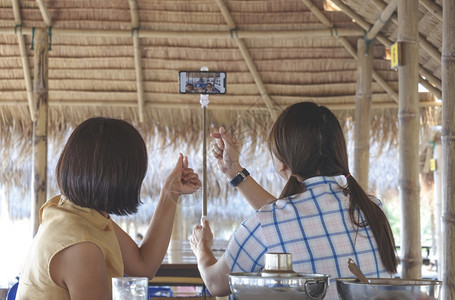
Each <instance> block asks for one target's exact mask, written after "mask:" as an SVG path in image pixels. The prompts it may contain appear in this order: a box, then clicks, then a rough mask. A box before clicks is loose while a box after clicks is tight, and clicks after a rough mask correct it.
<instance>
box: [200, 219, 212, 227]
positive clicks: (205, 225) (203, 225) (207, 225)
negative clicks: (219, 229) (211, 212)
mask: <svg viewBox="0 0 455 300" xmlns="http://www.w3.org/2000/svg"><path fill="white" fill-rule="evenodd" d="M201 225H202V227H203V228H209V227H210V225H209V218H207V216H203V217H202V218H201Z"/></svg>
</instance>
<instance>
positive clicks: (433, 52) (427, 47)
mask: <svg viewBox="0 0 455 300" xmlns="http://www.w3.org/2000/svg"><path fill="white" fill-rule="evenodd" d="M332 1H333V3H335V4H336V5H337V6H338V7H340V8H341V9H342V11H343V12H344V13H345V14H346V15H347V16H349V17H350V18H352V19H353V20H355V21H356V23H357V24H359V26H360V27H362V28H363V29H364V30H370V28H371V24H370V23H369V22H367V21H365V20H364V19H363V18H362V17H361V16H359V15H358V14H357V13H355V12H354V11H353V10H352V9H351V8H349V6H347V5H346V4H344V3H343V2H342V1H341V0H332ZM398 2H399V1H398ZM374 3H375V4H376V5H377V6H378V7H380V8H382V9H386V4H384V3H383V2H382V1H379V0H375V1H374ZM391 20H392V21H393V22H394V23H398V21H397V20H396V19H395V18H393V17H392V18H391ZM418 36H419V42H420V45H421V46H422V49H424V50H425V51H426V52H427V53H428V54H430V55H431V56H432V57H433V58H434V59H437V60H439V59H440V58H441V54H440V53H439V51H438V49H436V48H435V47H434V46H433V45H431V43H429V42H428V41H427V40H426V39H425V37H424V36H422V35H421V34H418ZM376 39H377V40H378V41H379V42H381V43H382V44H383V45H384V46H386V47H388V48H390V46H391V45H392V42H391V41H390V40H389V39H388V38H386V37H385V36H384V35H382V34H378V35H377V36H376ZM419 72H420V73H421V74H422V76H425V75H423V74H424V73H425V74H428V73H429V72H428V71H427V70H426V69H425V68H424V67H422V66H420V65H419ZM425 77H426V80H427V81H429V82H430V83H431V84H432V85H435V86H436V87H437V88H439V89H440V88H441V86H440V85H439V86H438V81H439V80H432V79H433V78H435V77H434V76H425ZM422 79H423V78H422ZM439 82H440V81H439Z"/></svg>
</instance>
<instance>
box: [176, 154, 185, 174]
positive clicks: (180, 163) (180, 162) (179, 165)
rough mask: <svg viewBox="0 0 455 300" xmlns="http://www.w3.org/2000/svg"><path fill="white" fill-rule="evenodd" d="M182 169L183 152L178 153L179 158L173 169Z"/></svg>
mask: <svg viewBox="0 0 455 300" xmlns="http://www.w3.org/2000/svg"><path fill="white" fill-rule="evenodd" d="M182 169H183V154H182V153H179V158H178V160H177V163H176V164H175V167H174V171H181V170H182Z"/></svg>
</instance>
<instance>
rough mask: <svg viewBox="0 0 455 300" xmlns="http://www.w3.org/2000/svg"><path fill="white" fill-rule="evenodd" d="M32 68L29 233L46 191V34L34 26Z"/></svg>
mask: <svg viewBox="0 0 455 300" xmlns="http://www.w3.org/2000/svg"><path fill="white" fill-rule="evenodd" d="M34 44H35V51H34V68H33V79H34V80H33V96H34V102H35V107H36V121H35V122H33V150H32V151H33V157H32V159H33V163H32V165H33V171H32V172H33V174H32V188H33V190H32V205H31V221H32V226H33V235H35V234H36V232H37V231H38V227H39V209H40V207H41V206H42V205H43V204H44V202H45V201H46V192H47V123H48V47H49V43H48V34H47V32H46V31H44V30H41V29H38V30H36V33H35V39H34Z"/></svg>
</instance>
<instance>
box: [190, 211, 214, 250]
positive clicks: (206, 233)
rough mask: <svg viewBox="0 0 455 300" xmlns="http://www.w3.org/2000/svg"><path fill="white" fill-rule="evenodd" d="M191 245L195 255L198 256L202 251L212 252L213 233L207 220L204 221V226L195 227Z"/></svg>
mask: <svg viewBox="0 0 455 300" xmlns="http://www.w3.org/2000/svg"><path fill="white" fill-rule="evenodd" d="M190 245H191V250H193V252H194V254H195V255H198V254H199V251H201V250H202V251H204V250H209V251H211V250H212V245H213V233H212V230H211V229H210V226H209V221H208V220H207V219H204V220H203V221H202V225H196V226H194V228H193V234H192V235H191V236H190Z"/></svg>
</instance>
